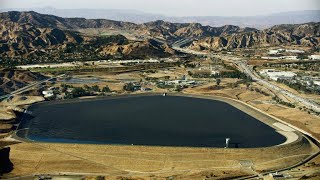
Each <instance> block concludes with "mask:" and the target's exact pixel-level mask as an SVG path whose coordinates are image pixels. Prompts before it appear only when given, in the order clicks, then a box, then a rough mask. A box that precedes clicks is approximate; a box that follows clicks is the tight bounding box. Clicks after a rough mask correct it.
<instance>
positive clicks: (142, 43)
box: [0, 11, 320, 64]
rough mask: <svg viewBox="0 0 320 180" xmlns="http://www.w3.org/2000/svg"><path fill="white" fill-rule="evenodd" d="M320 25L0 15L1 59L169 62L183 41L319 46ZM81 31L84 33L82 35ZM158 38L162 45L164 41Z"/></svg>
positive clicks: (217, 45) (220, 45)
mask: <svg viewBox="0 0 320 180" xmlns="http://www.w3.org/2000/svg"><path fill="white" fill-rule="evenodd" d="M319 26H320V23H319V22H317V23H306V24H296V25H277V26H273V27H272V28H269V29H265V30H258V29H255V28H240V27H238V26H233V25H225V26H222V27H211V26H203V25H201V24H199V23H170V22H165V21H161V20H158V21H153V22H148V23H143V24H134V23H130V22H120V21H113V20H105V19H84V18H61V17H57V16H53V15H45V14H39V13H36V12H33V11H30V12H17V11H11V12H4V13H0V36H1V39H0V56H1V57H2V58H3V59H4V61H3V62H5V61H9V60H10V59H18V60H17V64H28V63H34V62H56V61H61V60H62V61H64V60H81V59H85V60H88V59H91V60H94V59H110V58H120V59H121V58H150V57H169V56H172V55H175V54H176V53H177V52H176V51H175V50H173V49H172V48H171V47H170V44H172V43H173V42H175V41H178V40H181V39H185V38H188V39H194V42H193V43H192V44H191V46H190V48H192V49H198V50H204V49H211V50H219V49H234V48H250V47H259V46H275V45H301V46H309V47H319V41H320V39H319V37H320V27H319ZM83 29H103V30H104V31H105V32H109V31H116V32H119V34H121V32H123V31H125V32H127V33H129V34H130V33H137V34H139V35H141V36H142V37H143V38H142V39H141V40H130V39H128V38H127V37H125V36H123V35H106V36H104V35H99V34H98V35H96V34H95V35H93V34H90V33H83V31H81V30H83ZM80 32H81V33H80ZM153 39H158V40H161V41H162V42H159V41H155V40H153Z"/></svg>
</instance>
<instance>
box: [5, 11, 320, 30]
mask: <svg viewBox="0 0 320 180" xmlns="http://www.w3.org/2000/svg"><path fill="white" fill-rule="evenodd" d="M13 10H16V11H35V12H38V13H41V14H52V15H56V16H60V17H68V18H70V17H81V18H87V19H111V20H116V21H126V22H133V23H137V24H141V23H146V22H150V21H156V20H163V21H169V22H173V23H200V24H202V25H208V26H212V27H219V26H224V25H235V26H239V27H253V28H257V29H265V28H269V27H271V26H274V25H279V24H302V23H308V22H320V10H306V11H292V12H283V13H276V14H270V15H264V16H242V17H239V16H233V17H231V16H230V17H223V16H187V17H172V16H165V15H160V14H151V13H144V12H141V11H136V10H116V9H55V8H50V7H48V8H33V9H0V12H6V11H13Z"/></svg>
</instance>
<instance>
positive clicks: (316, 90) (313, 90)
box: [277, 79, 320, 95]
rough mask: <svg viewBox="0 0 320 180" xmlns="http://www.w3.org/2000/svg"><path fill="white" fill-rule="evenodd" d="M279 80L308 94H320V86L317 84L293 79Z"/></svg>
mask: <svg viewBox="0 0 320 180" xmlns="http://www.w3.org/2000/svg"><path fill="white" fill-rule="evenodd" d="M277 81H278V82H280V83H283V84H285V85H287V86H289V87H290V88H292V89H295V90H297V91H303V92H304V93H307V94H318V95H319V94H320V87H319V86H317V85H312V84H311V85H310V86H307V85H306V84H303V83H301V82H299V81H292V80H287V79H278V80H277Z"/></svg>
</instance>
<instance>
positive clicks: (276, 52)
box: [268, 49, 304, 55]
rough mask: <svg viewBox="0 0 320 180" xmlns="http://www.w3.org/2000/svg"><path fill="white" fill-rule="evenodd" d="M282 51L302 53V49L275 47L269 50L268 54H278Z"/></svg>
mask: <svg viewBox="0 0 320 180" xmlns="http://www.w3.org/2000/svg"><path fill="white" fill-rule="evenodd" d="M282 52H287V53H297V54H302V53H304V51H302V50H298V49H275V50H269V52H268V54H273V55H276V54H279V53H282Z"/></svg>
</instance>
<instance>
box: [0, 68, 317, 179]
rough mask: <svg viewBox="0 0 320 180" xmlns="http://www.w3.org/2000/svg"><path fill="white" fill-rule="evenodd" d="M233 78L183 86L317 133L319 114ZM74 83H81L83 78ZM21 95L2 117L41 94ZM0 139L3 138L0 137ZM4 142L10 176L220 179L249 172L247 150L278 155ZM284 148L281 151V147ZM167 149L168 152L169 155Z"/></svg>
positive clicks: (113, 83)
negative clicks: (282, 102) (10, 164)
mask: <svg viewBox="0 0 320 180" xmlns="http://www.w3.org/2000/svg"><path fill="white" fill-rule="evenodd" d="M183 74H185V71H183V69H177V71H176V72H175V73H172V71H166V70H160V71H157V72H156V73H147V74H144V75H142V74H141V73H138V72H133V73H123V74H111V75H110V74H108V75H106V74H104V73H97V74H95V75H94V77H99V78H101V79H103V80H105V81H104V82H99V83H93V84H90V85H99V86H100V87H104V86H105V85H108V86H109V87H110V89H111V90H116V91H121V90H122V87H123V85H124V83H123V81H139V80H140V79H141V78H144V77H146V76H147V77H157V78H159V77H164V76H170V78H172V79H174V78H179V77H181V76H182V75H183ZM86 76H89V74H86V73H82V74H79V75H76V76H75V77H86ZM236 82H237V80H236V79H222V82H221V84H220V85H219V87H218V88H217V87H216V83H215V82H214V81H212V82H211V83H208V84H204V85H201V86H199V87H195V88H188V89H185V90H184V92H185V93H188V94H199V95H214V96H222V97H228V98H232V99H237V100H240V101H243V102H246V103H248V104H250V105H252V106H254V107H256V108H258V109H261V110H262V111H265V112H267V113H269V114H271V115H273V116H275V117H278V118H280V119H281V120H284V121H286V122H288V123H291V124H293V125H295V126H297V127H300V128H301V129H304V130H306V131H308V132H310V133H312V134H314V135H315V136H316V137H318V138H320V117H318V116H315V115H312V114H308V113H307V112H303V111H300V110H298V109H294V108H288V107H286V106H283V105H277V104H275V103H274V102H273V100H272V97H271V96H266V95H263V94H261V93H259V92H256V91H251V90H249V89H248V88H247V87H246V86H245V85H244V84H240V85H239V86H238V87H234V88H232V87H231V86H232V84H235V83H236ZM57 86H59V84H57ZM75 86H83V84H79V85H75ZM251 87H254V88H260V89H261V90H263V91H264V92H266V93H270V94H272V92H270V91H269V90H266V89H264V88H262V87H261V86H259V85H257V84H254V83H253V84H252V85H251ZM164 91H165V90H163V89H157V88H154V92H164ZM23 99H24V98H23ZM23 99H21V97H16V98H15V99H13V100H12V101H11V102H3V103H1V104H0V105H1V108H0V117H1V118H3V119H4V118H5V117H6V118H7V119H10V118H14V117H15V115H14V113H13V110H14V109H18V110H19V109H20V110H21V107H25V106H26V105H27V104H30V103H33V102H37V101H42V100H43V98H41V97H28V98H27V99H25V100H23ZM1 118H0V119H1ZM2 145H7V144H6V142H2ZM10 147H11V161H12V162H13V163H14V164H15V168H14V170H13V171H12V172H11V173H10V174H8V175H9V176H11V177H12V176H20V175H28V174H32V173H37V174H41V173H58V172H61V173H66V174H68V173H79V172H85V173H87V174H85V175H84V176H87V177H88V179H90V178H96V177H97V175H102V176H105V177H106V178H107V179H121V178H123V179H127V178H131V179H153V178H154V179H168V178H169V179H221V178H230V177H236V176H244V175H251V174H253V173H254V172H252V171H248V169H243V168H241V165H240V164H239V160H240V159H250V157H248V156H245V154H253V155H254V156H255V157H257V158H256V159H254V160H253V161H257V162H265V161H270V158H271V159H276V157H275V156H277V157H279V156H281V155H280V154H279V153H278V152H273V153H270V154H269V155H270V156H268V157H266V155H265V154H264V155H262V154H261V159H260V157H259V155H258V154H259V153H258V154H257V153H256V152H254V153H252V152H251V153H247V152H246V153H242V154H238V155H237V154H236V153H232V154H228V155H227V156H224V157H225V158H224V159H219V158H218V156H215V155H216V154H217V153H218V154H220V155H221V152H217V151H212V152H210V151H209V150H208V149H198V150H196V151H195V150H193V149H184V150H179V151H177V150H176V149H175V150H174V151H173V150H168V149H165V148H160V147H158V148H156V149H152V150H150V149H148V148H146V149H144V148H143V147H135V146H133V147H131V146H129V147H117V146H99V145H73V144H42V143H19V144H15V145H11V146H10ZM287 151H288V150H286V151H285V152H286V153H287ZM172 154H174V156H171V155H172ZM273 155H274V156H273ZM220 158H221V156H220ZM226 158H227V160H226ZM264 158H267V159H268V160H266V159H264ZM299 158H305V155H303V153H302V154H299V156H295V158H292V159H291V160H290V159H289V160H288V161H287V160H286V162H290V161H291V162H292V160H294V161H296V160H298V159H299ZM234 159H237V161H234ZM251 159H252V158H251ZM318 160H319V158H316V159H315V160H314V161H315V164H311V165H310V164H309V165H305V166H303V168H305V169H306V170H303V168H297V169H296V171H297V177H298V176H299V177H302V176H308V177H309V175H310V177H311V176H313V175H314V172H316V171H317V170H318V169H317V168H318V167H319V166H320V165H319V164H320V163H319V162H318ZM311 162H313V161H311ZM273 163H275V162H273ZM226 167H227V168H226ZM230 167H232V168H230ZM293 172H294V171H293ZM298 172H300V174H299V173H298ZM290 173H291V171H290ZM317 177H318V176H317Z"/></svg>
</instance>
